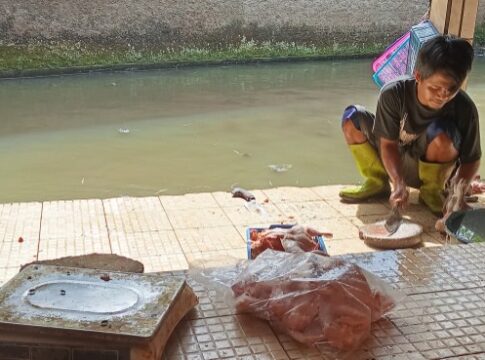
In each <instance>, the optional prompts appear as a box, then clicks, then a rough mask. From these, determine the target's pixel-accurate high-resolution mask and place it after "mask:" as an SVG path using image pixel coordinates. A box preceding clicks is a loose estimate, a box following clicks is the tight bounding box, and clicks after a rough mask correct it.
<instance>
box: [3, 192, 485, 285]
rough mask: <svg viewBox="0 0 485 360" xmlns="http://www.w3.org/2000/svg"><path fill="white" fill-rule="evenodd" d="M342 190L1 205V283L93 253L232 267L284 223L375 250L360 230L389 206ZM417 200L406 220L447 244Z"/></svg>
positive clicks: (159, 264) (160, 266)
mask: <svg viewBox="0 0 485 360" xmlns="http://www.w3.org/2000/svg"><path fill="white" fill-rule="evenodd" d="M340 188H341V186H320V187H313V188H297V187H280V188H273V189H265V190H254V191H252V192H253V193H254V195H255V196H256V200H257V202H258V204H259V205H257V206H255V205H254V204H249V203H246V202H245V201H244V200H242V199H238V198H232V196H231V194H230V193H228V192H215V193H201V194H187V195H181V196H160V197H153V196H152V197H145V198H133V197H122V198H115V199H105V200H99V199H92V200H72V201H49V202H43V203H35V202H34V203H16V204H0V283H2V282H4V281H6V280H8V279H9V277H10V276H11V275H12V274H13V273H15V268H18V267H19V266H20V265H21V264H25V263H28V262H31V261H33V260H44V259H52V258H57V257H62V256H69V255H82V254H88V253H92V252H104V253H110V252H112V253H116V254H119V255H124V256H128V257H132V258H134V259H137V260H140V261H142V262H144V263H145V266H146V271H169V270H184V269H188V268H190V267H194V266H204V265H205V264H207V263H210V264H211V265H216V264H217V263H218V262H219V261H220V262H223V263H226V262H227V261H229V260H228V259H231V258H233V259H243V258H245V257H246V254H247V252H246V243H245V239H246V228H247V227H248V226H251V227H262V226H267V225H270V224H280V223H300V224H306V225H311V226H313V227H315V228H317V229H320V230H325V231H330V232H332V233H333V234H334V236H333V238H332V239H326V245H327V248H328V251H329V253H330V254H331V255H339V254H347V253H355V252H369V251H374V249H372V248H370V247H368V246H367V245H365V244H364V243H363V242H362V241H361V240H360V239H359V238H358V228H359V227H360V226H362V225H363V224H366V223H369V222H373V221H376V220H380V219H382V218H384V217H385V216H386V214H387V213H388V212H389V207H388V204H387V203H386V202H385V201H381V202H377V203H366V204H356V205H350V204H343V203H341V202H340V201H339V199H338V191H339V190H340ZM412 201H413V202H414V204H413V205H411V206H410V208H409V211H408V212H407V215H408V216H409V217H410V218H412V219H415V220H416V221H418V222H420V223H421V224H423V226H424V228H425V232H424V233H423V235H422V238H423V243H424V246H432V245H442V244H443V243H444V241H445V239H443V238H442V237H441V236H440V235H439V234H438V233H436V231H435V230H434V223H435V221H436V218H435V217H434V216H433V215H431V214H430V213H429V212H428V211H427V210H426V209H424V208H423V207H422V206H421V205H419V204H417V201H416V196H415V194H414V195H413V196H412ZM481 201H482V204H485V198H482V199H481Z"/></svg>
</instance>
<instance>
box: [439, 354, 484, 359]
mask: <svg viewBox="0 0 485 360" xmlns="http://www.w3.org/2000/svg"><path fill="white" fill-rule="evenodd" d="M447 359H448V360H485V353H480V354H473V355H463V356H456V357H450V358H447Z"/></svg>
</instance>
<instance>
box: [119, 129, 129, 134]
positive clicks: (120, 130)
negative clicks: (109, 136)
mask: <svg viewBox="0 0 485 360" xmlns="http://www.w3.org/2000/svg"><path fill="white" fill-rule="evenodd" d="M118 132H119V133H120V134H129V133H130V129H126V128H119V129H118Z"/></svg>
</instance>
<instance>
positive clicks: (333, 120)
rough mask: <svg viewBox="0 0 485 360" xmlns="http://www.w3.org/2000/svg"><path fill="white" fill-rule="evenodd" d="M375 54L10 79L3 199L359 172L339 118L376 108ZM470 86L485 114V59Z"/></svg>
mask: <svg viewBox="0 0 485 360" xmlns="http://www.w3.org/2000/svg"><path fill="white" fill-rule="evenodd" d="M369 63H370V61H369V60H355V61H339V62H312V63H298V64H272V65H246V66H226V67H212V68H192V69H181V70H173V69H172V70H161V71H146V72H127V73H112V74H92V75H80V76H65V77H50V78H38V79H21V80H4V81H0V109H1V115H0V202H10V201H32V200H49V199H77V198H107V197H114V196H122V195H133V196H146V195H155V194H182V193H189V192H206V191H218V190H230V188H231V186H233V185H235V184H237V185H239V186H243V187H246V188H268V187H274V186H283V185H289V186H313V185H327V184H338V183H352V182H355V181H358V180H359V178H360V177H359V175H358V173H357V171H356V169H355V168H354V164H353V161H352V159H351V157H350V154H349V153H348V151H347V148H346V146H345V144H344V141H343V138H342V136H341V133H340V120H339V119H340V115H341V112H342V109H343V108H344V107H345V106H346V105H348V104H350V103H360V104H363V105H365V106H367V107H369V108H370V109H372V110H374V108H375V101H376V99H377V88H376V87H375V85H374V84H373V83H372V81H371V79H370V75H371V73H370V65H369ZM468 90H469V93H470V94H471V96H472V97H473V98H474V99H475V101H476V103H477V105H478V107H479V111H480V112H481V117H482V119H483V118H485V112H484V111H485V109H484V107H485V104H483V105H482V103H481V102H483V101H484V100H483V99H485V60H480V59H479V61H476V63H475V68H474V71H473V73H472V76H471V78H470V82H469V87H468ZM484 128H485V126H482V130H481V134H482V142H483V143H484V144H485V135H484V134H485V131H484V130H483V129H484ZM271 165H277V166H276V168H277V169H278V168H285V165H291V167H290V166H286V168H287V171H284V172H276V171H274V170H273V169H271V167H270V166H271ZM273 168H274V166H273ZM481 174H482V175H484V174H485V172H484V171H483V170H482V171H481Z"/></svg>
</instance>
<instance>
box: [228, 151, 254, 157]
mask: <svg viewBox="0 0 485 360" xmlns="http://www.w3.org/2000/svg"><path fill="white" fill-rule="evenodd" d="M232 151H233V152H234V154H236V155H238V156H241V157H251V154H249V153H245V152H243V153H242V152H240V151H238V150H236V149H233V150H232Z"/></svg>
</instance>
